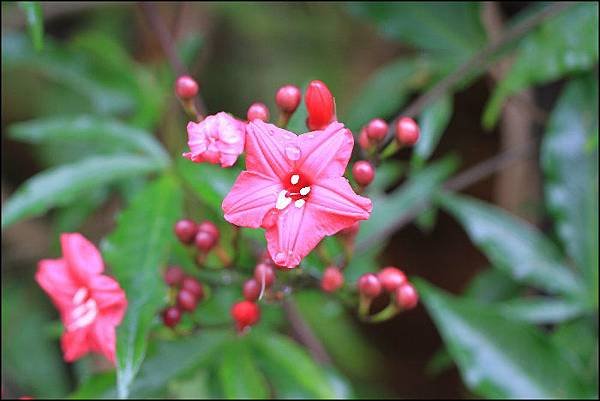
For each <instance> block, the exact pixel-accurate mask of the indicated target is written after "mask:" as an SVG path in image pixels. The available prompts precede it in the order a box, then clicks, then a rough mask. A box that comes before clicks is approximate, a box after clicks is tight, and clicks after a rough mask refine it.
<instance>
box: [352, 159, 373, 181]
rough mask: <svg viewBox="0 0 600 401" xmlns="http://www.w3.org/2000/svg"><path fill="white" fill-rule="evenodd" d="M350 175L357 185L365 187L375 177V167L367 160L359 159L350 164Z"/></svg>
mask: <svg viewBox="0 0 600 401" xmlns="http://www.w3.org/2000/svg"><path fill="white" fill-rule="evenodd" d="M352 176H353V177H354V179H355V180H356V182H357V183H358V185H360V186H361V187H366V186H367V185H369V184H370V183H371V182H372V181H373V178H375V169H374V168H373V166H371V163H369V162H368V161H365V160H359V161H357V162H356V163H354V166H352Z"/></svg>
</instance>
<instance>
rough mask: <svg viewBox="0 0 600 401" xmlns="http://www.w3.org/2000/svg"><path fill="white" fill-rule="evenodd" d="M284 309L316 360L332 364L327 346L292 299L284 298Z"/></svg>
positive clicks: (299, 338) (300, 338)
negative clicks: (326, 349) (324, 345)
mask: <svg viewBox="0 0 600 401" xmlns="http://www.w3.org/2000/svg"><path fill="white" fill-rule="evenodd" d="M283 310H284V311H285V314H286V316H287V318H288V320H289V322H290V324H291V326H292V330H293V331H294V333H295V334H296V335H297V337H298V340H300V342H301V343H302V344H304V345H305V346H306V348H308V351H309V352H310V354H311V355H312V357H313V358H314V360H315V361H317V362H319V363H320V364H322V365H331V364H332V361H331V357H330V356H329V354H328V353H327V351H325V347H323V344H321V342H320V341H319V339H318V338H317V337H316V336H315V334H314V333H313V331H312V329H311V328H310V327H309V325H308V323H306V321H305V320H304V318H303V317H302V315H301V314H300V312H299V311H298V307H297V306H296V304H295V303H294V301H293V300H291V299H284V300H283Z"/></svg>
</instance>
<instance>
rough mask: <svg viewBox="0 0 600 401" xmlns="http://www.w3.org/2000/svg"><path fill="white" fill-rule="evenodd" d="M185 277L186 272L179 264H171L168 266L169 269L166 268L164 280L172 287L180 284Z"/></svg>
mask: <svg viewBox="0 0 600 401" xmlns="http://www.w3.org/2000/svg"><path fill="white" fill-rule="evenodd" d="M184 277H185V273H184V272H183V269H182V268H181V267H179V266H169V267H167V270H165V274H164V280H165V283H166V284H167V285H168V286H170V287H174V286H176V285H179V284H180V283H181V281H182V280H183V278H184Z"/></svg>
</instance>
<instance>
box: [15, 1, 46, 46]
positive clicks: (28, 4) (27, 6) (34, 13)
mask: <svg viewBox="0 0 600 401" xmlns="http://www.w3.org/2000/svg"><path fill="white" fill-rule="evenodd" d="M17 4H19V7H21V9H22V10H23V11H24V12H25V18H26V20H27V30H28V31H29V36H30V37H31V41H32V42H33V47H34V48H35V50H36V51H40V50H42V48H43V47H44V16H43V15H42V6H41V5H40V2H39V1H19V2H17Z"/></svg>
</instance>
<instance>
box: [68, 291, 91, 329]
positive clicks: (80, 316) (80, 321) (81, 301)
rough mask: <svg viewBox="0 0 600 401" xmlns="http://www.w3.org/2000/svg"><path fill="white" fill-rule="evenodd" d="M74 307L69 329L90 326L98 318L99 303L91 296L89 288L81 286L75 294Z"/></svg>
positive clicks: (70, 316) (70, 314)
mask: <svg viewBox="0 0 600 401" xmlns="http://www.w3.org/2000/svg"><path fill="white" fill-rule="evenodd" d="M72 301H73V309H72V310H71V312H70V313H69V316H68V319H69V323H68V324H67V330H68V331H73V330H77V329H80V328H82V327H85V326H88V325H90V324H92V323H93V322H94V320H96V316H98V305H97V304H96V301H95V300H94V299H93V298H91V297H90V293H89V290H88V289H87V288H85V287H81V288H79V289H78V290H77V292H75V295H73V300H72Z"/></svg>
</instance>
